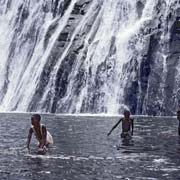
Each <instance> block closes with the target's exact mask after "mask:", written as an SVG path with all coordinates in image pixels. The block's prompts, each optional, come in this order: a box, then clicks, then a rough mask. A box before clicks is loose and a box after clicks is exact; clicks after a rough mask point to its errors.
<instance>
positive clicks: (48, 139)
mask: <svg viewBox="0 0 180 180" xmlns="http://www.w3.org/2000/svg"><path fill="white" fill-rule="evenodd" d="M42 126H43V124H41V125H40V131H41V134H42ZM31 127H32V129H33V132H34V135H35V136H36V139H37V140H38V141H39V142H40V139H39V138H38V136H37V134H36V131H35V129H34V127H33V126H31ZM47 144H53V137H52V135H51V134H50V132H49V131H48V130H47V134H46V145H47Z"/></svg>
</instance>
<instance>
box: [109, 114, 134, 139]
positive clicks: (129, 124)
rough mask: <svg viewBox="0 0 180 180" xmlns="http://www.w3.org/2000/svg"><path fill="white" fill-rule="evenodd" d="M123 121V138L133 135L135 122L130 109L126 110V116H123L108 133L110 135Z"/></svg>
mask: <svg viewBox="0 0 180 180" xmlns="http://www.w3.org/2000/svg"><path fill="white" fill-rule="evenodd" d="M120 122H122V133H121V138H126V137H131V136H132V135H133V129H134V123H133V119H132V118H130V112H129V111H128V110H125V111H124V117H123V118H121V119H120V120H119V121H118V122H117V123H116V124H115V125H114V126H113V128H112V129H111V130H110V132H109V133H108V134H107V135H108V136H109V135H110V134H111V133H112V131H113V130H114V129H115V128H116V127H117V126H118V125H119V124H120Z"/></svg>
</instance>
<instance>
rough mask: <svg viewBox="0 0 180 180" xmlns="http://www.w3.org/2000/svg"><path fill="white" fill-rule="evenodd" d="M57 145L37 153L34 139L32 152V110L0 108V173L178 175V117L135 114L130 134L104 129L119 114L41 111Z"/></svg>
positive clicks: (22, 178)
mask: <svg viewBox="0 0 180 180" xmlns="http://www.w3.org/2000/svg"><path fill="white" fill-rule="evenodd" d="M42 119H43V123H44V124H46V125H47V127H48V130H49V131H50V132H51V133H52V135H53V137H54V141H55V145H54V146H53V147H51V148H50V149H49V150H48V152H47V154H46V155H37V154H36V147H37V144H36V141H35V140H34V139H33V142H32V146H31V152H30V153H28V152H27V150H26V148H25V145H26V137H27V132H28V128H29V126H30V115H29V114H1V117H0V124H1V126H0V135H1V136H0V177H1V178H0V179H2V180H6V179H7V180H26V179H28V180H36V179H40V180H44V179H50V180H52V179H53V180H59V179H66V180H89V179H94V180H100V179H103V180H104V179H105V180H111V179H112V180H114V179H138V180H141V179H145V180H148V179H179V178H180V176H179V170H180V160H179V158H180V139H179V138H178V137H177V120H176V119H174V118H151V117H149V118H147V117H146V118H143V117H139V118H136V119H135V132H134V136H133V138H132V139H130V140H127V139H126V140H121V139H120V128H119V129H118V128H117V129H116V130H115V131H114V132H113V134H112V135H111V136H110V137H107V136H106V134H107V132H108V131H109V129H110V128H111V127H112V125H114V123H115V122H116V121H117V120H118V119H117V118H116V117H82V116H81V117H77V116H75V117H73V116H57V115H43V118H42Z"/></svg>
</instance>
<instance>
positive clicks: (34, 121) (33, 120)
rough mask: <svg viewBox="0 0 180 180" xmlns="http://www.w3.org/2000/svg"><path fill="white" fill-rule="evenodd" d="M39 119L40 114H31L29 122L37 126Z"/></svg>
mask: <svg viewBox="0 0 180 180" xmlns="http://www.w3.org/2000/svg"><path fill="white" fill-rule="evenodd" d="M40 121H41V116H40V115H39V114H33V115H32V117H31V124H32V125H33V126H36V127H37V126H39V125H40Z"/></svg>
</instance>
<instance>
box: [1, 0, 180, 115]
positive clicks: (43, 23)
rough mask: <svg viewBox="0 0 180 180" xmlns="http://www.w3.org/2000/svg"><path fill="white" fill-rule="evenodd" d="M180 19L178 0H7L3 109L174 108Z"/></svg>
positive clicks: (160, 112) (178, 84) (138, 110)
mask: <svg viewBox="0 0 180 180" xmlns="http://www.w3.org/2000/svg"><path fill="white" fill-rule="evenodd" d="M179 19H180V4H179V2H178V1H176V0H134V1H132V0H117V1H111V0H18V1H15V0H0V27H1V28H0V111H24V112H27V111H41V112H52V113H108V114H118V113H121V112H122V111H123V109H124V108H129V109H130V110H131V112H132V113H133V114H135V113H136V114H153V115H163V114H165V115H166V114H173V109H175V108H176V106H177V104H178V100H179V98H180V97H179V96H180V93H179V92H180V91H179V87H180V81H179V80H178V74H179V69H180V64H179V49H178V47H180V45H178V42H179V41H180V40H179V39H180V38H179V36H178V35H179V33H180V32H179V31H178V30H179V29H178V28H179V27H180V26H178V25H179V24H178V22H179ZM178 38H179V39H178ZM169 107H170V108H169Z"/></svg>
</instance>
